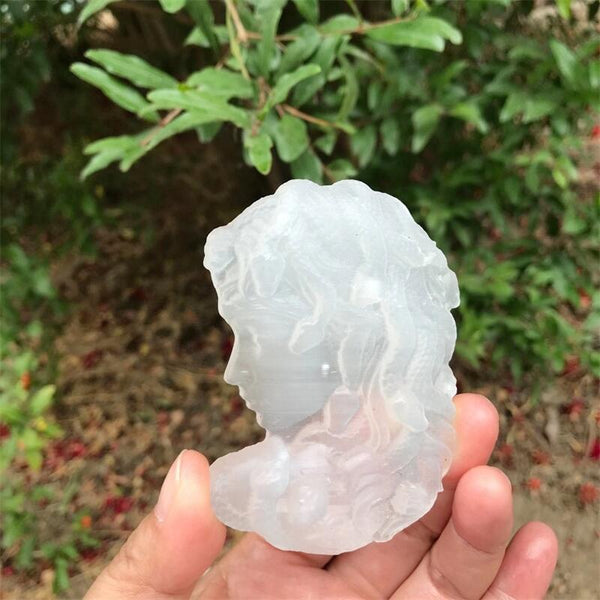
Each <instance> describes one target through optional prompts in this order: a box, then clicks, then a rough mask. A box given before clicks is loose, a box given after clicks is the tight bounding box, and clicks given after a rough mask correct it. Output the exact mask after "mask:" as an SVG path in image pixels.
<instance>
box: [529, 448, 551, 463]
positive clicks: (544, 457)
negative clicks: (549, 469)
mask: <svg viewBox="0 0 600 600" xmlns="http://www.w3.org/2000/svg"><path fill="white" fill-rule="evenodd" d="M531 458H532V459H533V462H534V463H535V464H536V465H549V464H550V463H551V462H552V457H551V456H550V454H548V452H544V451H543V450H534V451H533V452H532V453H531Z"/></svg>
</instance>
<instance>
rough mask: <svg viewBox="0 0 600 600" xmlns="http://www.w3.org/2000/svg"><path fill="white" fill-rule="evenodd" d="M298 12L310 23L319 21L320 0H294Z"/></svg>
mask: <svg viewBox="0 0 600 600" xmlns="http://www.w3.org/2000/svg"><path fill="white" fill-rule="evenodd" d="M294 4H295V5H296V8H297V9H298V12H299V13H300V14H301V15H302V16H303V17H304V18H305V19H306V20H307V21H309V22H310V23H318V22H319V0H294Z"/></svg>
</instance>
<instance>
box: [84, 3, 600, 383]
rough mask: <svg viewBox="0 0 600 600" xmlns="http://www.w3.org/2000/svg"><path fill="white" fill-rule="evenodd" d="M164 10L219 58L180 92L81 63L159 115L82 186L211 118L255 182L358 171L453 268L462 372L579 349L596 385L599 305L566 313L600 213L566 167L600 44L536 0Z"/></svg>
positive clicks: (100, 153)
mask: <svg viewBox="0 0 600 600" xmlns="http://www.w3.org/2000/svg"><path fill="white" fill-rule="evenodd" d="M91 4H92V3H90V5H88V9H89V7H90V6H91ZM161 4H162V7H163V9H164V10H165V11H167V12H168V13H173V12H177V11H180V10H188V11H189V12H190V16H191V17H192V20H194V21H195V22H196V23H197V26H196V27H194V28H193V29H192V30H191V32H190V34H189V35H188V37H187V39H186V44H197V45H199V46H202V47H206V48H213V49H219V51H220V52H221V58H220V60H219V62H218V64H217V65H216V66H208V67H205V68H204V69H201V70H200V71H196V72H194V73H191V74H190V75H189V76H188V77H187V78H186V80H185V81H181V82H179V83H177V82H176V81H175V80H174V79H173V78H172V77H171V75H169V74H167V73H163V72H161V71H159V70H158V69H156V68H155V67H153V66H151V65H149V64H148V63H146V62H145V61H143V60H141V59H139V58H137V57H134V56H126V55H119V54H118V53H116V52H113V51H106V50H95V51H92V52H90V53H88V55H87V57H88V58H89V59H91V60H93V61H94V62H96V63H97V64H99V65H100V67H91V66H89V65H84V64H77V65H74V66H73V71H74V72H75V73H76V74H77V75H79V76H80V77H82V78H84V79H85V80H86V81H88V82H90V83H92V84H93V85H96V86H97V87H99V88H100V89H102V90H103V91H104V92H105V93H106V94H107V95H108V96H109V97H111V98H113V99H114V100H115V102H117V103H118V104H120V105H121V106H123V107H124V108H126V109H127V110H129V111H133V112H137V114H138V116H139V117H141V118H143V119H147V120H148V119H149V120H156V119H157V118H159V119H160V120H159V121H158V124H157V125H155V126H153V127H151V128H149V129H145V130H143V131H141V132H140V133H138V134H137V135H124V136H118V137H112V138H106V139H104V140H101V141H99V142H94V143H93V144H91V145H89V146H88V148H87V149H86V153H88V154H90V155H92V159H91V161H90V163H89V164H88V166H87V167H86V169H85V170H84V172H83V175H84V176H87V175H89V174H91V173H93V172H95V171H97V170H99V169H102V168H104V167H106V166H107V165H109V164H110V163H112V162H118V163H119V166H120V168H121V170H127V169H128V168H129V167H130V166H131V165H132V164H133V163H134V162H135V161H136V160H138V159H139V158H141V157H142V156H143V155H144V154H146V153H147V152H148V151H149V150H150V149H152V148H153V147H155V146H156V145H157V144H158V143H160V142H161V141H163V140H165V139H167V138H169V137H171V136H173V135H176V134H178V133H180V132H183V131H186V130H190V129H196V130H197V131H198V133H199V136H200V139H205V129H204V128H206V127H211V128H212V130H213V131H216V130H217V128H218V126H219V125H220V124H221V123H223V122H231V123H233V124H234V125H235V126H237V127H240V128H242V129H243V132H244V134H243V148H244V153H245V157H246V159H247V161H248V162H249V164H252V165H254V166H255V167H256V168H257V169H258V170H259V171H260V172H261V173H263V174H267V173H269V172H270V170H271V168H272V165H273V161H274V160H280V161H282V162H283V163H287V164H289V169H290V173H291V175H292V176H294V177H306V178H309V179H313V180H314V181H317V182H322V181H325V180H330V181H334V180H336V179H339V178H343V177H352V176H354V175H356V173H358V172H359V171H360V173H361V177H362V178H364V179H366V180H368V181H371V182H372V183H373V184H374V185H375V186H376V187H379V188H381V187H386V188H387V189H389V190H390V191H392V192H394V193H396V194H397V195H399V196H400V197H401V198H403V200H404V201H405V202H407V203H408V204H409V206H410V207H411V209H412V210H413V213H414V214H415V215H416V216H417V218H418V219H419V220H421V221H422V222H423V224H424V225H425V227H426V228H427V229H428V231H429V232H430V233H431V235H432V236H433V237H434V238H435V239H436V240H437V241H438V243H439V244H440V245H441V246H442V247H443V248H444V250H446V251H447V252H449V253H450V254H451V255H452V256H453V261H452V262H453V264H454V265H455V266H456V268H457V270H458V272H459V280H460V282H461V288H462V297H463V303H462V306H461V308H460V321H461V323H460V328H459V331H460V339H459V345H458V353H459V355H460V356H461V357H462V359H463V360H465V361H466V362H467V363H468V364H470V365H472V366H473V367H475V368H479V367H480V366H481V363H482V360H483V359H485V360H486V361H487V363H488V364H490V365H491V366H492V367H494V368H497V367H500V366H502V365H508V366H510V368H511V371H512V374H513V376H514V377H517V378H518V377H520V376H521V374H522V373H523V372H525V371H528V370H530V369H531V368H532V367H534V366H535V365H540V366H542V365H543V367H542V368H544V369H545V368H547V367H548V366H550V367H551V368H552V369H554V370H556V371H560V370H561V368H562V367H563V364H564V362H565V359H566V358H567V355H568V354H570V352H571V348H574V347H582V348H585V350H583V352H582V356H580V357H579V358H581V360H582V361H583V362H584V363H587V364H588V366H591V367H592V368H593V369H595V370H596V371H597V369H598V364H597V360H595V359H594V358H593V357H594V352H593V344H594V343H596V342H595V341H594V333H593V324H594V323H597V321H598V310H599V308H598V304H597V302H594V304H593V310H592V311H591V312H589V311H588V312H589V314H588V316H587V319H586V320H585V324H584V325H583V327H581V326H579V325H577V318H574V317H573V316H569V315H577V314H578V313H580V312H581V311H582V300H581V298H587V297H591V296H592V295H593V276H592V273H591V272H590V265H591V264H592V261H593V260H594V259H595V258H597V251H598V248H597V245H595V244H593V243H592V242H591V240H594V239H597V236H598V234H599V231H598V220H597V218H596V217H597V211H598V203H597V201H594V200H592V199H591V198H590V197H589V193H588V194H587V195H586V196H584V197H580V196H579V195H578V189H579V188H578V187H577V185H578V184H577V179H578V166H577V162H576V161H577V156H579V155H580V154H581V149H580V147H581V138H582V135H585V134H584V132H585V128H589V127H590V122H589V119H588V120H587V121H586V118H585V116H586V115H589V114H590V111H591V110H597V109H598V96H599V94H600V62H599V60H598V58H597V52H598V47H599V45H598V41H597V39H595V38H593V36H592V35H591V33H592V32H591V30H590V31H588V32H587V33H586V31H585V30H584V31H583V33H581V35H580V36H579V38H578V40H577V41H576V42H574V40H573V39H566V38H564V36H563V34H562V30H561V20H564V19H569V18H571V13H570V2H568V1H562V2H559V3H558V6H557V12H556V13H555V15H554V16H553V17H552V18H551V19H550V21H546V22H543V21H541V20H540V17H539V16H536V15H535V14H534V13H533V12H532V9H533V5H532V3H527V2H512V3H511V2H510V1H509V0H507V1H506V2H497V1H492V0H469V1H467V2H465V3H464V5H463V3H451V2H443V1H439V2H433V3H431V4H428V3H427V2H425V1H424V0H419V1H417V2H410V1H409V0H393V1H392V2H391V3H390V4H389V5H387V8H386V10H385V11H382V6H383V5H382V4H381V3H371V5H370V6H369V5H363V9H364V10H366V11H367V12H368V13H370V14H375V15H377V18H376V19H371V18H368V16H369V15H363V14H360V12H359V11H358V8H357V6H356V5H355V4H354V3H353V2H352V3H348V6H349V8H350V12H348V13H345V12H343V13H339V14H333V15H329V16H327V17H324V16H322V15H321V12H322V11H321V10H320V9H321V8H323V7H322V5H320V3H319V2H317V1H316V0H302V1H300V0H294V2H293V3H287V2H286V1H285V0H264V1H262V2H255V1H250V0H237V1H234V0H227V1H226V2H225V6H226V11H225V22H224V23H222V24H218V25H215V24H214V15H213V13H212V5H211V4H210V3H208V2H196V3H189V2H188V3H185V2H184V1H183V0H182V1H176V2H166V1H165V2H162V3H161ZM192 5H193V8H192ZM594 10H595V9H594V7H593V6H590V8H589V11H590V14H589V15H588V17H589V19H590V20H591V19H592V18H593V16H594V15H593V14H592V13H593V11H594ZM294 11H297V12H294ZM88 12H89V10H88ZM326 12H329V13H330V12H331V11H326ZM284 14H285V15H287V18H286V19H282V15H284ZM284 21H285V22H286V23H288V22H289V23H294V22H295V23H296V25H295V26H291V28H290V27H289V26H288V28H287V29H283V26H282V25H281V23H283V22H284ZM584 29H585V28H584ZM440 53H441V54H440ZM101 67H104V68H105V69H106V71H107V72H104V71H103V70H102V69H101ZM109 73H110V75H109ZM113 76H116V77H120V78H122V79H125V80H127V84H125V83H123V82H119V81H118V80H117V79H114V78H113ZM130 84H132V85H133V86H134V87H129V86H130ZM123 86H127V88H126V89H127V92H125V91H124V90H125V88H124V87H123ZM135 88H142V90H145V91H146V92H145V93H146V98H145V99H144V98H143V96H142V92H140V91H136V89H135ZM161 111H166V112H165V113H162V115H161ZM159 115H161V116H159ZM582 117H583V119H582ZM582 123H583V128H582V126H581V124H582ZM274 153H275V156H274ZM392 175H393V176H392ZM578 200H579V201H578ZM582 242H583V243H582ZM582 344H583V346H581V345H582Z"/></svg>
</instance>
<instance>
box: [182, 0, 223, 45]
mask: <svg viewBox="0 0 600 600" xmlns="http://www.w3.org/2000/svg"><path fill="white" fill-rule="evenodd" d="M185 6H186V9H187V11H188V12H189V13H190V16H191V17H192V19H194V21H195V22H196V24H197V25H198V27H199V28H200V31H202V33H203V34H204V37H205V38H206V39H207V40H208V43H209V45H210V47H211V48H212V49H213V50H214V51H215V52H217V51H218V50H219V39H218V38H217V35H216V31H215V29H216V28H215V17H214V15H213V11H212V8H211V6H210V3H209V2H208V0H186V3H185Z"/></svg>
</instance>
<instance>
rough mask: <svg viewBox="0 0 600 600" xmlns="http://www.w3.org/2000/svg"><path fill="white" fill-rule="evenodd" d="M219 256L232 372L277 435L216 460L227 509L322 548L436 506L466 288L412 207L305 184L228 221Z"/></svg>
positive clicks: (214, 479) (225, 516)
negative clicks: (457, 312) (458, 312)
mask: <svg viewBox="0 0 600 600" xmlns="http://www.w3.org/2000/svg"><path fill="white" fill-rule="evenodd" d="M204 264H205V266H206V267H207V268H208V269H209V270H210V273H211V276H212V280H213V283H214V285H215V288H216V290H217V295H218V302H219V312H220V313H221V315H222V316H223V318H224V319H225V320H226V321H227V322H228V323H229V325H230V326H231V328H232V330H233V332H234V335H235V343H234V347H233V351H232V354H231V357H230V360H229V364H228V365H227V368H226V371H225V380H226V381H227V382H229V383H231V384H234V385H237V386H239V390H240V395H241V396H242V397H243V398H244V400H245V401H246V403H247V405H248V407H250V408H251V409H252V410H254V411H255V412H256V415H257V419H258V422H259V424H260V425H261V426H262V427H264V429H265V430H266V437H265V439H264V440H263V441H262V442H260V443H258V444H255V445H253V446H249V447H246V448H244V449H242V450H240V451H238V452H233V453H231V454H228V455H226V456H224V457H222V458H220V459H218V460H217V461H215V463H214V464H213V465H212V466H211V503H212V505H213V508H214V510H215V513H216V515H217V516H218V517H219V518H220V519H221V520H222V521H223V522H224V523H226V524H227V525H229V526H231V527H234V528H236V529H240V530H246V531H248V530H251V531H256V532H258V533H259V534H260V535H262V536H263V537H264V538H265V539H266V540H267V541H268V542H270V543H271V544H272V545H274V546H276V547H278V548H281V549H284V550H297V551H302V552H311V553H320V554H339V553H341V552H347V551H350V550H354V549H356V548H359V547H361V546H364V545H366V544H368V543H370V542H372V541H386V540H388V539H390V538H391V537H392V536H393V535H394V534H395V533H397V532H398V531H400V530H402V529H403V528H405V527H407V526H408V525H410V524H411V523H413V522H414V521H416V520H417V519H419V518H420V517H421V516H423V515H424V514H425V513H426V512H427V511H428V510H429V509H430V508H431V506H432V505H433V502H434V501H435V498H436V496H437V494H438V492H439V491H441V489H442V486H441V481H442V477H443V475H444V474H445V472H446V471H447V469H448V467H449V464H450V458H451V449H452V444H453V439H454V437H453V436H454V433H453V428H452V419H453V415H454V409H453V404H452V397H453V395H454V394H455V392H456V380H455V378H454V376H453V374H452V371H451V369H450V367H449V366H448V362H449V360H450V357H451V355H452V352H453V350H454V344H455V341H456V326H455V323H454V319H453V318H452V315H451V313H450V309H451V308H454V307H456V306H458V302H459V296H458V285H457V281H456V277H455V275H454V273H453V272H452V271H451V270H450V269H449V268H448V264H447V261H446V258H445V257H444V255H443V253H442V252H441V251H440V250H439V249H438V248H437V247H436V245H435V243H434V242H433V241H432V240H431V239H430V238H429V237H428V235H427V234H426V233H425V231H424V230H423V229H422V228H421V227H420V226H419V225H418V224H417V223H416V222H415V221H414V219H413V218H412V217H411V215H410V213H409V211H408V209H407V208H406V207H405V206H404V204H402V203H401V202H400V201H399V200H397V199H395V198H393V197H392V196H389V195H387V194H383V193H379V192H375V191H373V190H371V189H370V188H369V187H368V186H367V185H365V184H363V183H361V182H359V181H350V180H347V181H340V182H338V183H335V184H333V185H330V186H319V185H316V184H314V183H311V182H309V181H305V180H293V181H289V182H287V183H285V184H284V185H282V186H281V187H280V188H279V189H278V190H277V191H276V193H275V194H274V195H272V196H268V197H266V198H262V199H260V200H258V201H257V202H255V203H254V204H252V205H251V206H250V207H248V208H247V209H246V210H244V211H243V212H242V213H241V214H240V215H239V216H238V217H236V218H235V219H234V220H233V221H232V222H231V223H229V224H228V225H226V226H224V227H219V228H217V229H215V230H214V231H212V232H211V233H210V234H209V236H208V239H207V242H206V248H205V260H204Z"/></svg>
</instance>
